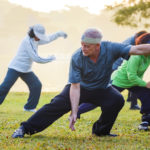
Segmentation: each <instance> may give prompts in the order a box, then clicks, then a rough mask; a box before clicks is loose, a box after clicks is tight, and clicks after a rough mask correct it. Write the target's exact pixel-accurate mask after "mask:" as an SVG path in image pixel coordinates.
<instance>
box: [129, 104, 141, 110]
mask: <svg viewBox="0 0 150 150" xmlns="http://www.w3.org/2000/svg"><path fill="white" fill-rule="evenodd" d="M130 109H131V110H140V109H141V108H140V106H139V105H134V106H132V107H130Z"/></svg>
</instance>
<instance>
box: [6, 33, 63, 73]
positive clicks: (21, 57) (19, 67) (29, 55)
mask: <svg viewBox="0 0 150 150" xmlns="http://www.w3.org/2000/svg"><path fill="white" fill-rule="evenodd" d="M62 36H63V37H64V32H56V33H54V34H52V35H49V36H48V37H49V41H41V40H40V41H35V40H34V38H30V37H29V35H27V36H26V37H25V38H24V39H23V41H22V42H21V44H20V46H19V49H18V52H17V54H16V56H15V57H14V58H13V60H12V61H11V62H10V64H9V66H8V68H11V69H14V70H16V71H18V72H23V73H27V72H31V67H32V63H33V61H35V62H37V63H48V62H50V61H52V60H53V59H54V57H52V56H49V57H47V58H42V57H40V56H38V53H37V50H38V45H41V44H47V43H50V42H51V41H53V40H56V39H57V38H58V37H62Z"/></svg>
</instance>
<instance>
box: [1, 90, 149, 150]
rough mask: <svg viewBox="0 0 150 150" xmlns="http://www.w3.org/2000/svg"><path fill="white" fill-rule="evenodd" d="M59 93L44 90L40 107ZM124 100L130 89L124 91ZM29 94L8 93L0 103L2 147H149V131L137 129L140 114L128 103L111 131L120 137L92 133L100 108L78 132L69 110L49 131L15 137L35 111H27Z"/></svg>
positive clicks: (138, 149) (81, 122)
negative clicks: (70, 120)
mask: <svg viewBox="0 0 150 150" xmlns="http://www.w3.org/2000/svg"><path fill="white" fill-rule="evenodd" d="M56 94H57V93H42V95H41V98H40V102H39V104H38V108H40V107H41V106H43V105H44V104H46V103H48V102H49V101H50V99H51V98H52V97H54V96H55V95H56ZM123 95H124V97H125V99H126V97H127V92H126V91H125V92H124V93H123ZM27 97H28V93H9V95H8V96H7V97H6V99H5V102H4V103H3V105H0V150H55V149H56V150H113V149H115V150H150V144H149V143H150V139H149V138H150V132H144V131H138V129H137V127H138V125H139V123H140V119H141V115H140V113H139V111H137V110H136V111H134V110H129V107H130V104H129V103H128V102H126V103H125V106H124V107H123V109H122V111H121V112H120V114H119V116H118V118H117V121H116V122H115V125H114V126H113V129H112V133H115V134H119V136H118V137H115V138H114V137H96V136H92V135H91V130H92V124H93V123H94V122H95V121H96V120H97V119H98V118H99V115H100V108H97V109H95V110H93V111H91V112H88V113H85V114H83V115H82V116H81V119H80V120H78V121H77V123H76V125H75V126H76V131H74V132H72V131H70V129H69V128H68V126H69V121H68V116H69V113H68V114H66V115H64V116H63V117H62V118H61V119H59V120H57V121H56V122H55V123H54V124H53V125H52V126H50V127H48V128H47V129H46V130H44V131H42V132H40V133H37V134H35V135H32V136H28V135H26V136H25V138H23V139H12V138H11V135H12V133H13V132H14V130H15V129H16V128H18V127H19V124H20V122H22V121H25V120H26V119H28V118H29V117H30V116H31V115H32V114H33V113H31V112H24V111H23V106H24V104H25V103H26V99H27Z"/></svg>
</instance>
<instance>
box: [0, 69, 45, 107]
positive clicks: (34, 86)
mask: <svg viewBox="0 0 150 150" xmlns="http://www.w3.org/2000/svg"><path fill="white" fill-rule="evenodd" d="M19 77H20V78H21V79H22V80H23V81H24V82H25V83H26V84H27V86H28V88H29V91H30V94H29V98H28V101H27V103H26V104H25V106H24V108H25V109H34V108H36V106H37V104H38V102H39V98H40V94H41V88H42V84H41V82H40V81H39V79H38V77H37V76H36V75H35V74H34V73H33V72H28V73H21V72H18V71H16V70H14V69H8V71H7V74H6V77H5V79H4V81H3V83H2V84H1V85H0V104H2V103H3V101H4V99H5V97H6V96H7V94H8V92H9V90H10V89H11V87H12V86H13V84H14V83H15V82H16V80H17V79H18V78H19Z"/></svg>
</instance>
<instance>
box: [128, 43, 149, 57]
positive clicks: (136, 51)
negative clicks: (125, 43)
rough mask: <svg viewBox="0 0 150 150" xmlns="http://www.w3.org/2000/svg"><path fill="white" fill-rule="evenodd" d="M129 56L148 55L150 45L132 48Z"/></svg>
mask: <svg viewBox="0 0 150 150" xmlns="http://www.w3.org/2000/svg"><path fill="white" fill-rule="evenodd" d="M129 55H145V56H146V55H150V44H141V45H136V46H132V47H131V49H130V51H129Z"/></svg>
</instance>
